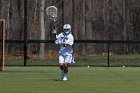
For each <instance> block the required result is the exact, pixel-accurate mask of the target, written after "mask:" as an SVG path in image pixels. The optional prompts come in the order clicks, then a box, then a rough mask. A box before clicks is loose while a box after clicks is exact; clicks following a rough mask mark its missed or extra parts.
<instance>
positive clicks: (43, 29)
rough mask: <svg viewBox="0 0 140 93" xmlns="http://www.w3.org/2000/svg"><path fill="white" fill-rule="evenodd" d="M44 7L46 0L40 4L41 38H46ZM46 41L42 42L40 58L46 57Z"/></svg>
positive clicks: (42, 0)
mask: <svg viewBox="0 0 140 93" xmlns="http://www.w3.org/2000/svg"><path fill="white" fill-rule="evenodd" d="M44 8H45V0H41V5H40V40H45V26H44ZM44 54H45V43H41V44H40V51H39V58H40V59H44Z"/></svg>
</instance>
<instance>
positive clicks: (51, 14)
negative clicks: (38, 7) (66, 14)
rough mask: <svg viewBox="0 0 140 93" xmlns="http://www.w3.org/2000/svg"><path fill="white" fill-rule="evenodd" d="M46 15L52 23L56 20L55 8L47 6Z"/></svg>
mask: <svg viewBox="0 0 140 93" xmlns="http://www.w3.org/2000/svg"><path fill="white" fill-rule="evenodd" d="M46 13H47V15H48V16H49V18H50V19H51V20H52V21H54V22H55V21H56V20H57V8H56V7H55V6H49V7H47V8H46Z"/></svg>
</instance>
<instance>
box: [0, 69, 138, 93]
mask: <svg viewBox="0 0 140 93" xmlns="http://www.w3.org/2000/svg"><path fill="white" fill-rule="evenodd" d="M139 73H140V68H139V67H124V68H123V67H110V68H107V67H90V68H87V67H70V69H69V75H68V81H61V79H60V70H59V68H58V67H5V71H4V72H0V93H139V91H140V88H139V86H140V83H139V82H140V78H139V77H140V74H139Z"/></svg>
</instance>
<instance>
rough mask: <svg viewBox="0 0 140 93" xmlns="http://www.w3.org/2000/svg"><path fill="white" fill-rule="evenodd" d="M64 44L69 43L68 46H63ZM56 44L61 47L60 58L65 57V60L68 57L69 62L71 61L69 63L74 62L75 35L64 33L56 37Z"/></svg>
mask: <svg viewBox="0 0 140 93" xmlns="http://www.w3.org/2000/svg"><path fill="white" fill-rule="evenodd" d="M62 42H65V43H67V45H63V44H62ZM55 43H56V44H59V45H60V49H59V54H60V56H61V57H64V60H65V57H66V56H70V58H71V60H67V61H69V62H68V63H71V61H73V48H72V45H73V43H74V38H73V35H72V34H71V33H69V34H65V33H64V32H62V33H60V34H59V35H57V36H56V41H55ZM60 61H61V60H60Z"/></svg>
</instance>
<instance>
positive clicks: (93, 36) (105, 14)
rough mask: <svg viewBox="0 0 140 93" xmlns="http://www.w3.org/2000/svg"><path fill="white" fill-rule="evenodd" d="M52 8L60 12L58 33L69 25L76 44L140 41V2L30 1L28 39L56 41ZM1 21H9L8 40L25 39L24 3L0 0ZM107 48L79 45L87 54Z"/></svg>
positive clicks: (17, 0) (134, 0) (97, 0)
mask: <svg viewBox="0 0 140 93" xmlns="http://www.w3.org/2000/svg"><path fill="white" fill-rule="evenodd" d="M51 5H53V6H56V7H57V8H58V18H57V22H56V26H57V31H58V32H61V31H62V26H63V24H65V23H69V24H70V25H71V26H72V33H73V35H74V38H75V39H76V40H140V0H27V20H28V22H27V26H28V27H27V31H28V33H27V34H28V36H27V38H28V39H31V40H32V39H41V40H42V39H45V40H52V39H54V38H53V37H52V36H51V34H50V32H51V30H52V29H51V25H52V22H51V20H50V19H49V18H48V16H47V15H46V7H48V6H51ZM0 19H5V20H6V39H7V40H23V39H24V0H0ZM42 19H43V20H42ZM42 25H43V26H42ZM41 35H44V37H43V38H41ZM36 46H37V47H38V45H36ZM103 46H104V45H101V47H98V46H94V47H93V45H85V44H84V45H79V46H78V45H77V47H82V48H81V49H82V51H83V52H82V53H83V54H85V50H86V49H87V50H89V49H90V50H91V49H93V50H94V53H95V51H100V49H97V48H104V47H103ZM7 47H10V48H11V46H10V45H8V46H7ZM129 47H130V46H129ZM119 48H120V47H119ZM125 48H126V47H125ZM127 48H128V47H127ZM31 49H32V47H31ZM114 49H115V48H114ZM133 49H137V50H139V48H138V45H137V47H133ZM90 50H89V52H88V53H89V54H92V53H93V52H92V53H90ZM115 50H116V49H115ZM126 50H128V49H126ZM112 51H113V50H112ZM119 51H122V50H119Z"/></svg>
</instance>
